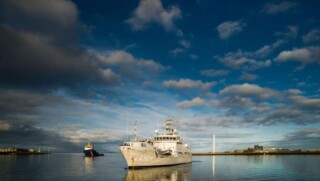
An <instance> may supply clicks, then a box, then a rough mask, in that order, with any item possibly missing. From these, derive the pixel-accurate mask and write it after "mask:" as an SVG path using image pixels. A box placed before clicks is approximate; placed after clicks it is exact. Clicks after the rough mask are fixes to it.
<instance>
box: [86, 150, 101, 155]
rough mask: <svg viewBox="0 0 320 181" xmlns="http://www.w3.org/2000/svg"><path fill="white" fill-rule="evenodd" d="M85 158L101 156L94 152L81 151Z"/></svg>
mask: <svg viewBox="0 0 320 181" xmlns="http://www.w3.org/2000/svg"><path fill="white" fill-rule="evenodd" d="M83 153H84V156H85V157H94V156H102V154H99V153H98V152H97V151H96V150H83Z"/></svg>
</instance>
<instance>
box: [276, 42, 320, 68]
mask: <svg viewBox="0 0 320 181" xmlns="http://www.w3.org/2000/svg"><path fill="white" fill-rule="evenodd" d="M275 60H276V61H279V62H287V61H297V62H301V63H306V64H309V63H318V64H319V63H320V47H319V46H310V47H305V48H299V49H293V50H287V51H282V52H280V54H279V55H278V56H277V58H276V59H275Z"/></svg>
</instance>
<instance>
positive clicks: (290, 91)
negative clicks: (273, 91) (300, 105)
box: [287, 89, 302, 94]
mask: <svg viewBox="0 0 320 181" xmlns="http://www.w3.org/2000/svg"><path fill="white" fill-rule="evenodd" d="M287 92H288V93H289V94H302V91H301V90H299V89H288V90H287Z"/></svg>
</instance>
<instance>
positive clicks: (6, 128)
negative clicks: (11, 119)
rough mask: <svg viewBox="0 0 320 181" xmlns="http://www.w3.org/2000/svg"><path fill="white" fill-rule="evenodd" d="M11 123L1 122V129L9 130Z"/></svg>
mask: <svg viewBox="0 0 320 181" xmlns="http://www.w3.org/2000/svg"><path fill="white" fill-rule="evenodd" d="M11 127H12V126H11V124H8V123H1V124H0V131H8V130H10V129H11Z"/></svg>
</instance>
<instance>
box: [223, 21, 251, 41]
mask: <svg viewBox="0 0 320 181" xmlns="http://www.w3.org/2000/svg"><path fill="white" fill-rule="evenodd" d="M245 26H246V24H245V23H244V22H242V21H241V20H239V21H226V22H223V23H221V24H220V25H218V26H217V31H218V33H219V36H220V38H221V39H223V40H226V39H229V38H230V37H231V36H232V35H235V34H237V33H240V32H241V31H242V30H243V28H244V27H245Z"/></svg>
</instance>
